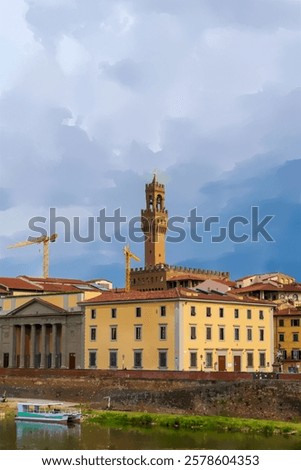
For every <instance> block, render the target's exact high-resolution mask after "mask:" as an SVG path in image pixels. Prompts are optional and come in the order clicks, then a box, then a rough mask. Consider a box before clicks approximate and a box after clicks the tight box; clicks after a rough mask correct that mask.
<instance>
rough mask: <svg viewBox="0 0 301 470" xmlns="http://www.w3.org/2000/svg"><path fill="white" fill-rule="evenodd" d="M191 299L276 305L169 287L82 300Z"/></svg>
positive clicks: (240, 297)
mask: <svg viewBox="0 0 301 470" xmlns="http://www.w3.org/2000/svg"><path fill="white" fill-rule="evenodd" d="M181 298H185V299H190V300H207V301H213V302H214V301H217V302H234V303H247V304H260V305H274V304H272V303H271V302H268V301H265V300H258V299H252V298H250V297H245V296H239V297H238V296H235V295H233V294H231V293H227V294H225V295H221V294H216V293H204V292H195V291H192V290H189V289H184V288H175V289H167V290H161V291H130V292H116V291H109V292H103V293H102V294H100V295H98V296H97V297H94V298H92V299H89V300H86V301H84V302H82V304H83V305H86V304H97V303H100V304H102V303H116V302H134V301H137V300H138V301H139V300H140V301H147V300H171V299H175V300H176V299H181Z"/></svg>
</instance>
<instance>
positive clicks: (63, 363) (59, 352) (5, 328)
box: [0, 298, 84, 369]
mask: <svg viewBox="0 0 301 470" xmlns="http://www.w3.org/2000/svg"><path fill="white" fill-rule="evenodd" d="M83 338H84V326H83V313H82V312H81V310H80V309H79V308H74V309H72V310H71V309H68V310H67V309H64V308H62V307H60V306H58V305H55V304H54V303H50V302H48V301H46V300H44V299H42V298H32V299H30V300H29V301H28V302H26V303H23V304H22V305H20V306H19V307H17V308H15V309H14V310H12V311H10V312H9V313H8V314H6V315H1V316H0V368H1V367H9V368H41V369H47V368H49V369H50V368H51V369H56V368H68V369H75V368H82V367H83V364H84V362H83V361H84V345H83Z"/></svg>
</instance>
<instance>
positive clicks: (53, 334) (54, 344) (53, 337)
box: [51, 323, 56, 369]
mask: <svg viewBox="0 0 301 470" xmlns="http://www.w3.org/2000/svg"><path fill="white" fill-rule="evenodd" d="M55 360H56V324H55V323H54V324H53V325H52V351H51V369H55Z"/></svg>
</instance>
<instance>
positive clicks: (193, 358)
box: [190, 351, 198, 367]
mask: <svg viewBox="0 0 301 470" xmlns="http://www.w3.org/2000/svg"><path fill="white" fill-rule="evenodd" d="M197 366H198V355H197V353H196V352H192V351H190V367H197Z"/></svg>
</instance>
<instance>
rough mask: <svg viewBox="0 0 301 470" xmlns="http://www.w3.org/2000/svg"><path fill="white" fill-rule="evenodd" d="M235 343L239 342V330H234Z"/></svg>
mask: <svg viewBox="0 0 301 470" xmlns="http://www.w3.org/2000/svg"><path fill="white" fill-rule="evenodd" d="M234 341H239V328H234Z"/></svg>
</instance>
